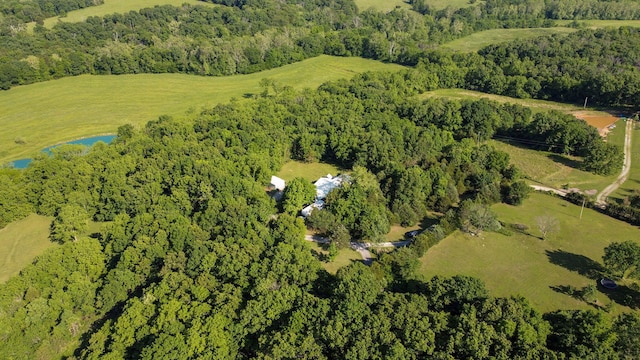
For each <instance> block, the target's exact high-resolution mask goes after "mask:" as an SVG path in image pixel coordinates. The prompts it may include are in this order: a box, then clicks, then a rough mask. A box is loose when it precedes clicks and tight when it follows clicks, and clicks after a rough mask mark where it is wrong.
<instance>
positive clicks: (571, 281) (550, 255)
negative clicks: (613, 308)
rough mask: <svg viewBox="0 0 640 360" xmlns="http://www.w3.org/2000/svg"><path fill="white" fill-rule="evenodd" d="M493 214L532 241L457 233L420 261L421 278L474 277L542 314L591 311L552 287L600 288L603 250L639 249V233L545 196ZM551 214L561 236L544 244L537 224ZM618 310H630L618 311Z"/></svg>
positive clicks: (602, 300) (516, 235)
mask: <svg viewBox="0 0 640 360" xmlns="http://www.w3.org/2000/svg"><path fill="white" fill-rule="evenodd" d="M493 210H494V211H495V212H496V213H497V214H498V216H499V219H500V220H502V221H504V222H506V223H518V224H524V225H527V226H528V227H529V232H530V233H531V235H524V234H519V233H514V235H512V236H505V235H501V234H497V233H491V232H485V233H482V234H481V235H480V236H470V235H467V234H463V233H461V232H455V233H454V234H453V235H451V236H449V237H447V238H446V239H444V240H442V241H441V242H440V243H439V244H438V245H436V246H434V247H433V248H431V249H429V251H428V252H427V254H426V255H425V256H423V257H422V258H421V268H420V271H421V273H422V274H423V275H425V277H426V278H427V279H429V278H431V277H432V276H434V275H442V276H453V275H456V274H461V275H469V276H475V277H478V278H480V279H482V280H483V281H484V282H485V283H486V285H487V288H488V289H489V291H490V293H491V295H493V296H511V295H522V296H524V297H526V298H527V299H529V301H531V303H532V304H533V305H534V307H535V308H537V309H538V310H540V311H545V312H546V311H553V310H556V309H578V308H579V309H586V308H589V307H590V306H589V305H587V304H586V303H584V302H582V301H579V300H577V299H575V298H573V297H571V296H568V295H565V294H563V293H560V292H557V291H554V290H553V289H552V287H558V286H574V287H576V288H582V287H584V286H586V285H589V284H595V283H596V280H597V275H596V274H590V272H591V271H593V270H594V269H597V268H598V266H599V265H598V264H601V263H602V255H603V254H604V250H603V249H604V247H606V246H607V245H609V244H610V243H611V242H614V241H615V242H622V241H626V240H634V241H638V242H639V243H640V230H639V229H638V228H637V227H633V226H631V225H629V224H627V223H624V222H621V221H618V220H615V219H613V218H610V217H607V216H605V215H602V214H600V213H597V212H595V211H593V210H591V209H585V210H584V214H583V217H582V220H581V219H580V218H579V216H580V207H579V206H576V205H573V204H570V203H569V202H566V201H564V200H562V199H559V198H555V197H552V196H549V195H545V194H540V193H535V194H532V195H531V197H530V198H529V199H528V200H526V201H525V203H524V204H523V205H521V206H519V207H513V206H509V205H505V204H499V205H495V206H494V207H493ZM546 214H548V215H551V216H553V217H555V218H557V219H558V221H559V224H560V231H559V232H558V233H556V234H553V235H550V236H549V237H548V239H547V240H540V238H539V236H540V232H539V231H538V229H537V225H536V220H535V219H536V217H539V216H542V215H546ZM586 275H589V276H590V277H591V278H590V277H589V276H586ZM598 300H599V302H600V303H601V304H603V305H605V304H607V303H609V302H610V300H609V299H608V298H607V296H606V295H605V294H604V293H603V292H599V293H598ZM617 309H618V310H621V309H626V308H624V307H623V306H621V305H618V306H617Z"/></svg>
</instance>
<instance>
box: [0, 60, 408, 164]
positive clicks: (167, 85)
mask: <svg viewBox="0 0 640 360" xmlns="http://www.w3.org/2000/svg"><path fill="white" fill-rule="evenodd" d="M401 68H402V67H401V66H399V65H392V64H383V63H381V62H377V61H373V60H366V59H362V58H340V57H331V56H324V55H323V56H319V57H316V58H312V59H307V60H305V61H302V62H299V63H295V64H291V65H287V66H283V67H280V68H277V69H272V70H267V71H262V72H259V73H255V74H250V75H234V76H226V77H200V76H193V75H184V74H138V75H120V76H115V75H114V76H91V75H82V76H77V77H68V78H63V79H59V80H53V81H47V82H41V83H36V84H32V85H26V86H19V87H15V88H13V89H11V90H8V91H2V92H0V109H2V112H0V128H1V129H2V130H3V131H2V132H0V164H2V163H4V162H6V161H9V160H15V159H19V158H25V157H29V156H30V155H32V154H33V153H35V152H38V151H40V149H42V148H44V147H46V146H49V145H53V144H57V143H60V142H65V141H69V140H73V139H78V138H81V137H86V136H94V135H98V134H105V133H113V132H115V131H116V129H117V128H118V127H119V126H121V125H124V124H133V125H136V126H141V125H143V124H145V123H146V122H147V121H149V120H153V119H156V118H157V117H158V116H159V115H162V114H168V115H183V114H184V113H185V112H186V111H188V110H196V109H200V108H202V107H211V106H213V105H216V104H218V103H222V102H227V101H229V100H231V99H232V98H238V99H242V97H243V96H250V95H252V94H258V93H260V92H261V91H262V89H261V88H260V85H259V82H260V80H261V79H263V78H270V79H273V80H275V81H276V82H277V83H279V84H282V85H290V86H293V87H294V88H296V89H302V88H313V87H317V86H318V85H320V84H322V83H324V82H326V81H330V80H336V79H340V78H350V77H352V76H353V75H355V74H357V73H360V72H363V71H381V70H391V71H393V70H398V69H401ZM52 94H55V96H52ZM18 138H21V139H24V141H25V142H26V143H25V144H17V143H16V141H15V140H16V139H18Z"/></svg>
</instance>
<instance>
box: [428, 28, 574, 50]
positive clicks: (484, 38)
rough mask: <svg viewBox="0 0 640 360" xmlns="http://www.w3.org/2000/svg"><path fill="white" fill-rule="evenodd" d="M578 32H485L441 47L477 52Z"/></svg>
mask: <svg viewBox="0 0 640 360" xmlns="http://www.w3.org/2000/svg"><path fill="white" fill-rule="evenodd" d="M575 31H577V30H576V29H572V28H567V27H552V28H531V29H493V30H485V31H480V32H477V33H473V34H471V35H468V36H465V37H462V38H459V39H456V40H453V41H450V42H448V43H445V44H442V45H441V47H443V48H446V49H451V50H455V51H461V52H476V51H478V50H480V49H482V48H484V47H485V46H488V45H494V44H501V43H504V42H509V41H513V40H525V39H532V38H536V37H540V36H545V35H553V34H559V35H566V34H569V33H572V32H575Z"/></svg>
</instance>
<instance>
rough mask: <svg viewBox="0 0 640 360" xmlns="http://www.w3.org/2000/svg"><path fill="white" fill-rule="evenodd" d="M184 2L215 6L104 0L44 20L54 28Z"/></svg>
mask: <svg viewBox="0 0 640 360" xmlns="http://www.w3.org/2000/svg"><path fill="white" fill-rule="evenodd" d="M183 4H191V5H206V6H215V5H214V4H212V3H206V2H202V1H198V0H104V4H102V5H98V6H90V7H88V8H84V9H80V10H76V11H71V12H69V13H68V14H67V16H64V17H57V16H56V17H52V18H48V19H46V20H45V21H44V26H45V27H46V28H49V29H50V28H52V27H53V26H54V25H55V24H57V23H58V22H60V21H62V22H81V21H85V20H86V19H87V18H88V17H91V16H104V15H108V14H115V13H120V14H122V13H127V12H129V11H132V10H134V11H135V10H140V9H143V8H148V7H154V6H156V5H173V6H181V5H183ZM34 26H35V23H30V24H28V26H27V27H28V29H30V30H31V29H33V27H34Z"/></svg>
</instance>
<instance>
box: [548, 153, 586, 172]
mask: <svg viewBox="0 0 640 360" xmlns="http://www.w3.org/2000/svg"><path fill="white" fill-rule="evenodd" d="M547 157H548V158H549V159H550V160H553V161H554V162H557V163H558V164H562V165H564V166H568V167H570V168H574V169H580V168H581V166H582V164H581V163H580V162H579V161H576V160H572V159H569V158H568V157H566V156H564V155H559V154H549V155H547Z"/></svg>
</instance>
